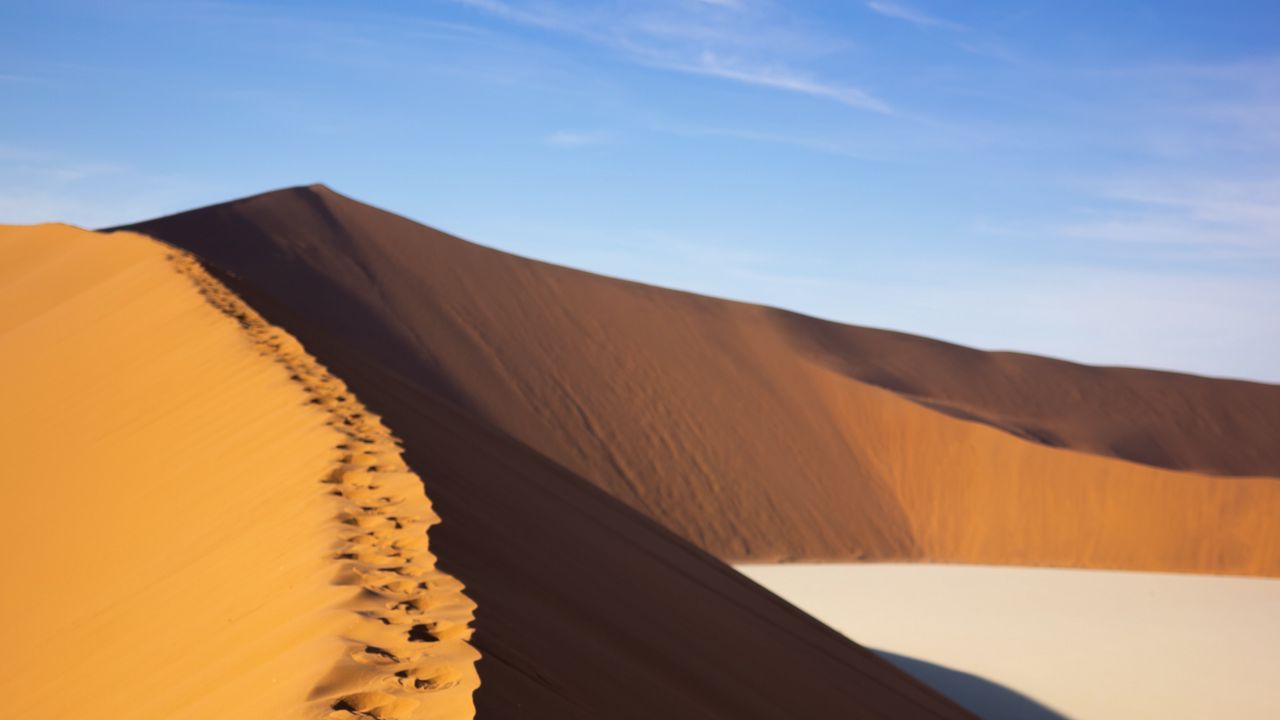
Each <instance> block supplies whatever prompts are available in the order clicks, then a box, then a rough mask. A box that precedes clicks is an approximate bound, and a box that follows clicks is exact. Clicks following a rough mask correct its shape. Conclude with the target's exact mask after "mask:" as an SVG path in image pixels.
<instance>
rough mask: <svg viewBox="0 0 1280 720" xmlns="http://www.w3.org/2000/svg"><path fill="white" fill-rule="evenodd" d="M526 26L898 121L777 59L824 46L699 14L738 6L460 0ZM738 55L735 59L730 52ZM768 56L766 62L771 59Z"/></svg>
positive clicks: (842, 86) (725, 1)
mask: <svg viewBox="0 0 1280 720" xmlns="http://www.w3.org/2000/svg"><path fill="white" fill-rule="evenodd" d="M457 1H458V2H461V3H462V4H464V5H468V6H470V7H473V8H475V9H477V10H481V11H483V12H487V13H489V14H491V15H494V16H496V17H499V18H501V19H504V20H507V21H509V22H514V23H517V24H520V25H526V26H530V27H537V28H541V29H544V30H550V31H554V32H559V33H563V34H568V35H572V36H575V37H578V38H581V39H583V40H585V41H587V42H590V43H593V44H596V45H599V46H602V47H606V48H608V49H610V50H613V51H615V52H618V53H619V54H621V55H622V56H623V57H624V58H626V59H628V60H630V61H632V62H635V63H638V64H641V65H647V66H649V67H654V68H659V69H663V70H669V71H674V72H681V73H686V74H691V75H700V76H703V77H711V78H718V79H721V80H730V81H733V82H738V83H743V84H747V85H755V86H757V87H763V88H769V89H772V90H780V91H783V92H790V93H796V94H800V95H808V96H810V97H818V98H823V99H826V100H832V101H835V102H838V103H840V104H842V105H846V106H848V107H852V108H857V109H860V110H869V111H872V112H877V113H882V114H891V113H892V112H893V109H892V108H891V107H890V105H889V103H887V102H886V101H884V100H882V99H880V98H878V97H875V96H874V95H872V94H871V93H869V92H867V91H865V90H863V89H861V88H858V87H855V86H853V85H850V84H847V83H840V82H834V81H830V80H824V79H821V78H817V77H813V76H811V75H808V74H806V73H803V72H801V71H798V70H795V69H793V68H791V67H788V65H787V64H786V63H785V62H779V61H777V60H775V59H773V58H774V57H775V56H776V54H777V53H776V52H771V51H770V48H771V46H777V47H782V46H785V47H786V48H788V49H792V50H794V49H795V48H798V47H803V46H804V45H806V44H811V45H815V46H816V45H822V44H824V42H825V41H824V40H820V39H819V38H816V37H814V38H809V39H807V40H806V39H803V38H797V37H796V36H795V34H794V33H790V32H782V31H779V30H776V29H774V28H771V27H766V26H764V25H761V24H760V20H759V19H752V20H750V21H744V22H750V23H753V24H751V25H749V26H726V24H725V23H723V22H720V21H719V20H717V19H716V18H717V17H721V15H720V14H719V13H716V14H714V16H708V15H707V13H705V12H703V13H698V12H696V10H697V9H698V7H699V6H707V5H712V6H721V7H735V8H739V7H741V3H739V2H737V0H698V2H696V3H693V5H692V6H689V7H690V8H691V10H686V11H684V12H679V11H678V12H675V13H674V14H670V13H669V14H658V15H655V14H653V13H622V14H607V13H606V14H603V15H602V14H600V13H599V12H598V11H590V12H576V13H575V12H571V11H568V10H565V9H562V8H560V7H559V6H556V5H553V4H540V5H538V6H537V7H536V9H532V10H530V9H523V8H516V7H513V6H512V5H510V4H508V3H505V2H502V1H501V0H457ZM726 47H728V48H732V53H733V57H732V58H730V57H729V56H728V55H726V54H725V53H724V52H722V48H726ZM766 55H767V56H768V58H765V57H764V56H766Z"/></svg>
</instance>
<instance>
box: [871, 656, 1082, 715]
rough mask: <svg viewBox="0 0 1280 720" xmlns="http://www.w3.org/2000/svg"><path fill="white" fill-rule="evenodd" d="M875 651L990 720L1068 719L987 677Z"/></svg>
mask: <svg viewBox="0 0 1280 720" xmlns="http://www.w3.org/2000/svg"><path fill="white" fill-rule="evenodd" d="M873 650H874V649H873ZM874 652H875V653H876V654H877V655H879V656H880V657H882V658H884V659H885V660H888V661H889V662H891V663H893V664H894V665H897V666H898V667H899V668H901V669H903V670H905V671H906V672H908V673H910V674H911V675H913V676H915V678H916V679H918V680H920V681H921V682H923V683H925V684H926V685H928V686H929V687H932V688H933V689H934V690H937V691H938V692H940V693H942V694H943V695H946V696H947V697H949V698H951V699H952V700H954V701H956V702H957V703H959V704H961V705H963V706H964V707H965V708H966V709H968V710H969V711H970V712H973V713H975V714H977V715H978V716H979V717H982V718H986V719H987V720H1067V716H1066V715H1063V714H1062V713H1059V712H1056V711H1054V710H1053V709H1051V708H1048V707H1046V706H1044V705H1042V704H1040V703H1038V702H1036V701H1035V700H1033V699H1031V698H1029V697H1027V696H1026V695H1023V694H1022V693H1020V692H1018V691H1017V690H1013V689H1010V688H1007V687H1005V686H1003V685H999V684H997V683H994V682H991V681H990V680H987V679H986V678H982V677H978V676H977V675H972V674H970V673H967V672H962V671H960V670H952V669H951V668H949V667H944V666H942V665H935V664H933V663H931V662H927V661H925V660H917V659H916V658H912V657H906V656H905V655H897V654H895V653H891V652H886V651H884V650H874Z"/></svg>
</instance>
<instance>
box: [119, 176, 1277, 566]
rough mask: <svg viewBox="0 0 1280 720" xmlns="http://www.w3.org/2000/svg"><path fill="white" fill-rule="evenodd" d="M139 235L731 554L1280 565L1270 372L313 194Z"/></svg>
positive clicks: (296, 327) (227, 207) (331, 343)
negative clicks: (526, 242)
mask: <svg viewBox="0 0 1280 720" xmlns="http://www.w3.org/2000/svg"><path fill="white" fill-rule="evenodd" d="M136 227H137V228H138V229H139V230H141V231H144V232H148V233H152V234H155V235H156V236H157V237H161V238H163V239H166V240H168V241H170V242H172V243H174V244H176V245H179V246H181V247H184V248H186V249H188V250H191V251H193V252H194V253H195V254H196V255H198V256H199V257H201V258H202V259H203V260H204V261H205V262H207V263H208V264H209V265H210V267H212V268H213V269H214V270H215V271H216V272H218V273H221V274H222V275H223V276H224V277H225V278H226V279H227V280H228V281H229V282H230V283H231V284H232V285H233V286H234V287H235V288H236V289H237V290H238V291H239V292H242V293H245V294H246V295H247V296H251V298H252V300H253V302H254V303H255V304H256V305H258V306H260V307H261V308H265V309H269V310H270V312H271V313H272V315H273V319H275V320H276V321H277V322H279V323H281V324H283V325H285V326H286V327H288V328H289V329H290V330H291V331H294V332H295V333H296V334H298V335H299V337H302V338H303V339H304V341H306V342H307V343H308V347H311V346H312V345H313V344H319V345H325V346H326V348H328V349H327V350H326V352H328V353H329V355H326V361H328V360H329V359H330V358H336V357H337V356H344V357H346V358H347V360H346V362H347V363H348V364H349V365H350V366H352V367H353V368H356V369H357V371H358V368H359V367H363V365H364V364H371V365H373V366H376V367H378V368H379V371H380V372H385V373H386V374H388V375H389V376H393V377H395V378H396V379H397V381H399V382H403V383H405V384H409V385H413V386H415V387H418V388H421V389H422V390H424V391H427V392H430V393H431V394H432V395H433V396H434V397H438V398H440V399H442V400H444V401H447V402H448V403H449V404H450V405H451V406H452V407H454V408H456V409H457V410H458V411H459V412H460V413H463V414H466V415H467V416H468V417H471V418H474V419H475V420H476V422H478V423H481V424H483V425H484V426H486V427H491V428H493V430H494V432H496V433H498V434H500V435H503V436H505V437H508V438H510V439H511V440H512V442H513V443H514V444H516V445H519V446H524V447H528V448H530V449H532V450H533V451H534V452H535V453H537V454H538V455H541V456H543V457H545V458H548V459H549V460H550V461H552V462H553V463H555V464H557V465H559V466H562V467H563V468H565V469H566V470H567V471H569V472H570V473H572V474H574V475H576V476H579V477H581V478H584V479H586V480H588V481H589V482H591V483H593V484H594V485H596V486H597V487H599V488H602V489H603V490H605V491H606V492H608V493H609V494H611V495H612V496H614V497H616V498H618V499H620V500H622V501H623V502H625V503H626V504H627V505H629V506H630V507H632V508H634V509H637V510H639V511H641V512H643V513H644V514H646V515H647V516H649V517H650V518H653V519H654V520H656V521H657V522H660V523H661V524H663V525H664V526H665V527H667V528H668V529H670V530H672V531H673V532H675V533H677V534H679V535H680V536H682V537H684V538H686V539H688V540H690V541H692V542H694V543H695V544H697V545H699V546H700V547H701V548H703V549H705V550H707V551H708V552H710V553H712V554H714V555H716V556H717V557H720V558H723V559H729V560H752V561H776V560H855V559H870V560H931V561H951V562H970V563H993V564H1017V565H1055V566H1066V567H1093V568H1120V569H1139V570H1159V571H1179V572H1199V573H1227V574H1248V575H1271V576H1274V575H1280V525H1278V524H1276V523H1274V522H1270V521H1269V519H1270V518H1273V517H1276V516H1277V515H1278V513H1280V482H1278V481H1277V480H1276V477H1277V476H1280V443H1277V442H1275V438H1276V437H1280V387H1277V386H1274V385H1264V384H1259V383H1248V382H1240V381H1231V380H1218V379H1211V378H1203V377H1196V376H1190V375H1179V374H1176V373H1165V372H1155V371H1145V370H1131V369H1122V368H1098V367H1088V366H1082V365H1076V364H1072V363H1066V362H1061V361H1057V360H1052V359H1048V358H1039V357H1033V356H1027V355H1018V354H1012V353H988V352H981V351H978V350H973V349H969V348H963V347H959V346H955V345H949V344H946V343H941V342H937V341H933V340H928V339H925V338H918V337H912V336H909V335H903V334H900V333H893V332H887V331H882V330H874V329H868V328H857V327H850V326H844V325H839V324H836V323H828V322H824V321H820V320H815V319H813V318H806V317H803V316H799V315H795V314H793V313H787V312H783V311H779V310H775V309H772V308H765V307H759V306H754V305H747V304H742V303H734V302H728V301H723V300H717V299H713V298H705V297H699V296H696V295H691V294H688V293H681V292H675V291H670V290H664V289H660V288H654V287H648V286H644V285H639V284H636V283H630V282H625V281H621V280H616V279H612V278H605V277H600V276H596V275H591V274H588V273H583V272H578V271H574V270H571V269H567V268H562V267H557V266H553V265H548V264H546V263H540V262H536V261H532V260H527V259H524V258H519V257H515V256H512V255H509V254H505V253H501V252H497V251H494V250H490V249H487V248H483V247H479V246H476V245H473V244H471V243H468V242H465V241H463V240H460V239H458V238H455V237H451V236H449V235H446V234H444V233H441V232H438V231H435V230H432V229H431V228H428V227H425V226H422V225H419V224H416V223H414V222H411V221H409V220H407V219H405V218H401V217H398V216H395V215H392V214H390V213H387V212H384V211H381V210H378V209H376V208H372V207H369V206H367V205H363V204H361V203H358V202H355V201H353V200H351V199H349V198H346V197H343V196H342V195H339V194H337V193H335V192H333V191H331V190H329V189H327V188H324V187H322V186H312V187H306V188H293V189H289V190H283V191H279V192H275V193H268V194H265V195H261V196H255V197H253V198H247V199H244V200H240V201H236V202H232V203H226V204H222V205H217V206H212V207H209V208H203V209H199V210H195V211H191V212H188V213H183V214H180V215H176V216H171V217H168V218H161V219H158V220H155V221H150V222H145V223H141V224H139V225H137V226H136ZM319 345H317V346H319ZM340 346H341V347H340ZM335 361H336V360H335ZM424 460H427V461H429V460H430V458H424Z"/></svg>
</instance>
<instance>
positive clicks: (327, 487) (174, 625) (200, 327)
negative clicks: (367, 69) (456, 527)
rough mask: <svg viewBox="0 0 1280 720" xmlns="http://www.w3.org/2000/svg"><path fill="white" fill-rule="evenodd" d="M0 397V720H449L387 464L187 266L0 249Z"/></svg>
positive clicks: (148, 256) (116, 249) (460, 633)
mask: <svg viewBox="0 0 1280 720" xmlns="http://www.w3.org/2000/svg"><path fill="white" fill-rule="evenodd" d="M0 397H3V398H4V399H5V401H4V403H3V404H0V427H2V428H3V433H2V434H0V438H3V439H2V440H0V442H2V443H3V445H4V452H5V455H6V457H7V458H8V460H7V462H6V469H5V478H4V482H3V484H2V485H0V501H2V502H3V503H4V506H5V507H6V508H8V509H9V510H10V512H9V515H10V517H9V519H8V521H7V522H6V523H5V524H4V525H3V526H2V527H0V543H2V546H3V548H4V552H5V560H4V562H5V569H6V572H7V580H6V582H5V584H4V587H3V590H0V613H2V615H0V617H3V621H2V622H0V640H3V642H4V643H5V645H6V646H7V647H9V648H13V649H15V650H16V652H13V653H10V654H8V655H7V658H6V660H5V661H3V663H0V711H3V712H4V714H5V715H6V716H11V717H57V718H95V719H96V718H103V717H120V718H124V717H128V718H167V719H168V718H227V717H246V718H258V717H262V718H266V717H272V718H324V717H329V718H357V717H367V718H385V719H388V720H390V719H392V718H465V717H471V716H472V715H473V708H472V700H471V696H472V692H473V691H474V689H475V688H476V686H477V685H478V678H477V676H476V673H475V670H474V662H475V660H476V657H477V654H476V652H475V651H474V650H473V649H472V648H471V646H470V645H469V644H468V642H467V640H468V638H469V637H470V629H469V627H468V623H469V622H470V620H471V617H472V613H473V610H474V605H473V604H472V603H471V602H470V601H469V600H468V599H467V598H466V596H465V595H464V594H463V592H462V586H461V584H460V583H458V582H457V581H456V580H454V579H453V578H450V577H449V576H447V575H444V574H443V573H441V572H439V571H438V570H436V569H435V558H434V557H433V556H432V555H431V553H430V552H429V551H428V549H427V534H426V530H427V528H428V527H429V526H430V525H431V524H433V523H435V522H438V518H437V517H436V516H435V515H434V513H433V512H432V511H431V508H430V504H429V503H428V501H427V499H426V498H425V497H424V496H423V494H422V485H421V482H420V481H419V479H418V478H417V477H416V476H415V475H413V474H412V473H411V472H409V471H408V469H407V468H406V467H405V466H404V465H403V463H402V462H401V460H400V450H399V447H398V445H397V442H396V440H395V439H394V438H393V437H391V435H390V434H389V433H388V432H387V430H386V429H385V428H384V427H383V426H382V424H381V422H380V421H379V420H378V418H376V417H374V416H372V415H370V414H369V413H368V412H367V411H366V410H365V409H364V408H363V407H362V406H360V404H359V403H358V402H357V401H356V400H355V398H354V397H353V396H352V395H351V394H350V393H349V392H347V390H346V389H345V387H344V386H343V384H342V383H341V381H339V380H337V379H336V378H334V377H332V376H331V375H329V374H328V373H327V372H326V371H325V370H324V369H323V368H322V367H320V366H319V365H318V364H317V363H316V362H315V361H314V360H313V359H312V358H311V357H310V356H309V355H307V354H306V353H305V352H304V351H303V350H302V348H301V346H299V345H298V344H297V343H296V342H295V341H293V340H292V338H290V337H289V336H288V335H286V334H285V333H283V332H282V331H280V330H279V329H277V328H273V327H271V326H269V325H267V324H266V323H265V322H264V321H262V320H261V318H259V317H258V316H257V315H256V314H255V313H253V312H252V311H251V310H249V309H248V308H247V307H246V306H244V305H243V303H241V302H240V301H239V300H238V299H237V298H235V297H234V296H233V295H231V294H230V293H229V292H228V291H226V290H225V288H223V287H222V286H221V285H219V284H218V283H217V282H215V281H213V280H212V279H211V278H209V277H208V276H207V275H206V274H205V273H204V271H203V270H201V269H200V267H199V266H198V265H197V264H196V263H195V262H194V261H192V260H190V259H189V258H187V257H186V256H185V255H182V254H177V253H174V252H173V251H171V250H169V249H167V248H165V247H164V246H162V245H161V244H159V243H156V242H154V241H152V240H150V239H147V238H144V237H141V236H137V235H132V234H127V233H117V234H113V235H110V236H104V235H99V234H94V233H89V232H85V231H81V230H77V229H75V228H71V227H67V226H58V225H49V226H38V227H0Z"/></svg>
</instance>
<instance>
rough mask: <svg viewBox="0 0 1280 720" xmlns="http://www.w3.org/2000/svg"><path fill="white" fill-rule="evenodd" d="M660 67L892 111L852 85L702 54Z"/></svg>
mask: <svg viewBox="0 0 1280 720" xmlns="http://www.w3.org/2000/svg"><path fill="white" fill-rule="evenodd" d="M655 64H659V65H660V66H661V67H666V68H668V69H671V70H679V71H681V72H686V73H692V74H694V75H705V76H707V77H715V78H722V79H725V80H733V81H734V82H739V83H745V84H747V85H758V86H760V87H767V88H773V89H775V90H785V91H787V92H793V93H799V94H801V95H809V96H812V97H818V98H825V99H827V100H834V101H836V102H838V103H841V104H843V105H848V106H849V107H854V108H859V109H862V110H871V111H873V112H878V113H883V114H886V115H888V114H892V113H893V108H892V107H891V106H890V105H889V104H888V103H887V102H885V101H883V100H881V99H880V98H877V97H875V96H874V95H871V94H870V93H868V92H866V91H864V90H861V89H859V88H857V87H854V86H852V85H841V84H838V83H832V82H827V81H823V80H817V79H815V78H812V77H809V76H807V75H804V74H800V73H797V72H795V71H792V70H788V69H786V68H773V67H751V66H748V65H744V64H742V63H739V62H736V61H732V60H729V59H727V58H721V57H719V56H718V55H716V54H715V53H713V52H711V51H705V52H703V53H702V54H701V55H699V56H698V57H697V59H696V60H694V61H693V62H676V63H655Z"/></svg>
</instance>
